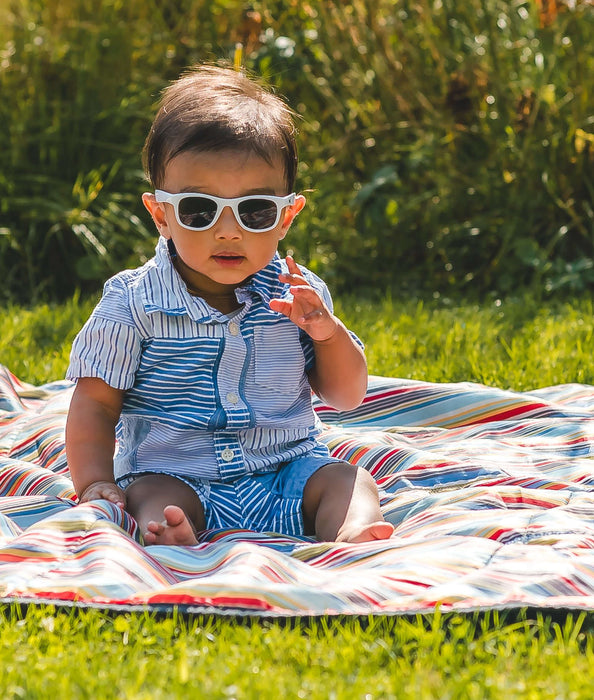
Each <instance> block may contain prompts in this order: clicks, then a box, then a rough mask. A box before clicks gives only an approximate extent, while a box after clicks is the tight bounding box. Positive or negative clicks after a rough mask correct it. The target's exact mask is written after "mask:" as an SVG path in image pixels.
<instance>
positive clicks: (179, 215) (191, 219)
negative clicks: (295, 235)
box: [155, 190, 295, 233]
mask: <svg viewBox="0 0 594 700" xmlns="http://www.w3.org/2000/svg"><path fill="white" fill-rule="evenodd" d="M155 199H156V200H157V202H168V203H169V204H172V205H173V208H174V210H175V218H176V220H177V223H178V224H179V225H180V226H183V227H184V228H187V229H190V231H206V230H207V229H209V228H211V226H214V225H215V224H216V223H217V221H218V220H219V217H220V216H221V214H222V212H223V209H224V208H225V207H231V210H232V211H233V214H235V219H236V221H237V223H238V224H239V225H240V226H241V227H242V228H244V229H245V230H246V231H251V232H252V233H264V232H265V231H271V230H272V229H273V228H274V227H275V226H276V225H277V224H278V222H279V221H280V217H281V214H282V211H283V209H284V208H285V207H287V206H290V205H292V204H294V203H295V193H293V194H288V195H287V196H286V197H275V196H274V195H260V194H256V195H249V196H247V197H233V198H231V199H226V198H224V197H213V196H212V195H209V194H199V193H198V192H180V193H179V194H171V193H170V192H164V191H163V190H155Z"/></svg>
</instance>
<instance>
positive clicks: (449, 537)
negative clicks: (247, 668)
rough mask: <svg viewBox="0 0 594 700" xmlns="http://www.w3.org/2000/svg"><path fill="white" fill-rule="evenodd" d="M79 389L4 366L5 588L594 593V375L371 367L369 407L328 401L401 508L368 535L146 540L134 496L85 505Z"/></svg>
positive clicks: (371, 608) (459, 602)
mask: <svg viewBox="0 0 594 700" xmlns="http://www.w3.org/2000/svg"><path fill="white" fill-rule="evenodd" d="M71 394H72V385H71V384H70V383H69V382H66V381H58V382H52V383H50V384H46V385H44V386H40V387H33V386H30V385H27V384H24V383H23V382H21V381H19V380H18V379H17V378H16V377H14V376H13V375H12V374H11V373H10V372H9V371H8V370H7V369H6V368H4V367H2V366H0V601H25V602H54V603H64V604H74V605H81V606H100V607H105V608H111V609H122V608H123V609H135V608H137V607H138V608H154V609H163V608H164V609H168V608H169V607H171V606H174V605H177V606H181V607H182V608H183V609H185V610H188V611H190V612H192V611H193V612H214V613H220V614H234V613H236V614H249V615H264V616H274V615H278V616H304V615H321V614H346V615H360V614H395V613H416V612H421V613H422V612H430V611H433V610H434V609H435V607H436V606H437V605H439V606H441V609H442V610H453V609H455V610H480V609H485V608H505V607H527V606H529V607H542V608H547V607H561V608H583V609H594V386H585V385H578V384H567V385H562V386H554V387H549V388H545V389H539V390H538V391H532V392H529V393H516V392H512V391H503V390H501V389H497V388H490V387H487V386H483V385H480V384H474V383H456V384H431V383H427V382H419V381H411V380H403V379H391V378H386V377H372V378H371V380H370V385H369V390H368V393H367V397H366V399H365V401H364V403H363V404H362V406H361V407H360V408H358V409H357V410H355V411H349V412H345V413H338V412H336V411H334V410H332V409H330V408H329V407H327V406H324V405H322V404H321V403H319V402H318V403H317V404H316V410H317V411H318V413H319V415H320V417H321V418H322V420H323V421H324V423H325V424H326V425H327V429H326V430H325V432H324V435H323V439H324V441H325V442H326V443H327V444H328V445H329V447H330V449H331V451H332V453H333V454H334V455H336V456H339V457H341V458H343V459H347V460H349V461H351V462H353V463H355V464H359V465H362V466H363V467H365V468H366V469H368V470H369V471H370V472H371V473H372V474H373V476H374V477H375V479H376V481H377V483H378V484H379V487H380V489H381V496H382V508H383V511H384V513H385V516H386V518H387V519H388V520H390V521H391V522H393V523H394V525H395V526H396V531H395V534H394V537H393V538H392V539H391V540H388V541H382V542H373V543H366V544H354V545H353V544H350V545H348V544H335V543H319V542H315V541H313V540H311V539H308V538H290V537H283V536H279V535H275V534H274V533H265V534H262V533H255V532H250V531H246V530H210V531H207V532H205V533H203V535H202V536H201V541H200V543H199V544H198V545H196V546H193V547H164V546H153V547H146V548H145V547H143V546H141V545H140V544H139V541H138V533H137V528H136V525H135V522H134V521H133V520H132V518H130V517H129V516H128V515H127V514H125V513H123V512H122V511H121V510H120V509H118V508H117V507H115V506H113V505H111V504H109V503H107V502H105V501H98V502H95V503H92V504H84V505H81V506H77V507H75V497H74V492H73V489H72V484H71V482H70V480H69V478H68V467H67V464H66V457H65V453H64V424H65V420H66V413H67V409H68V404H69V400H70V397H71Z"/></svg>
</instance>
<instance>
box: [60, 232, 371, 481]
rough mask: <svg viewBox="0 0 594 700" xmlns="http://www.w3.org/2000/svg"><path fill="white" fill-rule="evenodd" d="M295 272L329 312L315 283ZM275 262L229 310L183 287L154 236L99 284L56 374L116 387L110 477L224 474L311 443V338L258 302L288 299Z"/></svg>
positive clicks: (283, 458) (225, 477) (282, 266)
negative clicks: (150, 250) (135, 264)
mask: <svg viewBox="0 0 594 700" xmlns="http://www.w3.org/2000/svg"><path fill="white" fill-rule="evenodd" d="M301 269H302V271H303V274H304V276H305V278H306V279H307V281H308V282H309V284H311V285H312V287H314V288H315V289H316V290H317V291H318V292H319V293H320V295H321V297H322V298H323V299H324V301H325V303H326V304H327V305H328V307H329V308H330V309H332V299H331V297H330V293H329V291H328V288H327V287H326V285H325V284H324V282H323V281H322V280H321V279H320V278H319V277H317V276H316V275H314V274H313V273H312V272H310V271H309V270H307V269H305V268H301ZM286 271H287V266H286V263H285V261H284V260H281V259H280V257H279V256H278V254H277V255H275V257H274V258H273V260H272V261H271V262H270V263H269V264H268V265H267V266H266V267H265V268H264V269H262V270H260V271H259V272H258V273H257V274H256V275H254V276H253V277H251V278H249V279H248V280H247V281H246V282H245V283H244V285H243V286H241V287H238V288H237V289H236V292H235V293H236V296H237V300H238V302H239V303H240V304H241V305H242V307H241V309H240V310H239V311H238V312H237V313H236V314H233V315H231V316H227V315H225V314H222V313H221V312H219V311H217V310H215V309H213V308H211V307H210V306H209V305H208V304H207V303H206V302H205V301H204V300H203V299H201V298H200V297H195V296H192V295H191V294H190V293H189V292H188V291H187V289H186V286H185V284H184V282H183V280H182V279H181V277H180V276H179V274H178V273H177V271H176V270H175V268H174V267H173V264H172V262H171V258H170V254H169V250H168V247H167V242H166V241H165V239H163V238H160V239H159V242H158V244H157V248H156V255H155V257H154V258H152V259H151V260H150V261H149V262H147V263H146V264H145V265H143V266H142V267H140V268H137V269H135V270H125V271H123V272H120V273H118V274H117V275H115V276H114V277H112V278H111V279H110V280H108V281H107V282H106V284H105V288H104V291H103V296H102V298H101V300H100V301H99V303H98V305H97V306H96V308H95V309H94V311H93V313H92V314H91V316H90V318H89V320H88V321H87V323H86V324H85V325H84V327H83V328H82V330H81V331H80V333H79V334H78V336H77V337H76V339H75V341H74V343H73V346H72V352H71V357H70V366H69V368H68V372H67V377H68V378H69V379H73V380H76V379H77V378H79V377H99V378H101V379H103V381H105V382H106V383H107V384H109V385H110V386H112V387H114V388H117V389H123V390H125V391H126V393H125V395H124V403H123V408H122V413H121V416H120V420H119V422H118V425H117V429H116V437H117V449H116V455H115V458H114V470H115V477H116V478H117V479H119V478H125V477H127V476H130V475H133V474H137V473H141V472H146V471H150V472H165V473H171V474H177V475H179V476H190V477H194V478H204V479H215V480H219V481H231V480H233V479H236V478H237V477H240V476H243V475H244V474H249V473H254V472H266V471H272V470H275V469H276V468H277V467H278V465H279V464H281V463H283V462H287V461H289V460H291V459H292V458H294V457H297V456H300V455H304V454H306V453H307V452H308V451H310V450H311V449H313V448H314V447H315V446H318V445H319V443H318V441H317V439H316V436H317V435H318V434H319V431H320V423H319V420H318V419H317V418H316V416H315V414H314V411H313V409H312V402H311V390H310V386H309V383H308V381H307V371H308V370H309V369H311V367H312V366H313V363H314V359H315V358H314V351H313V343H312V340H311V338H310V337H309V336H308V335H307V334H306V333H305V332H304V331H302V330H301V329H299V328H298V326H296V325H295V324H294V323H292V322H291V321H289V319H287V318H286V317H285V316H283V315H282V314H279V313H277V312H274V311H272V310H271V309H270V308H269V306H268V302H269V301H270V300H271V299H273V298H290V292H289V285H288V284H284V283H281V282H280V281H279V279H278V275H279V273H280V272H286ZM353 337H355V336H353ZM355 339H356V338H355ZM356 340H357V342H360V341H358V339H356Z"/></svg>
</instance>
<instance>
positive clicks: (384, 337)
mask: <svg viewBox="0 0 594 700" xmlns="http://www.w3.org/2000/svg"><path fill="white" fill-rule="evenodd" d="M92 307H93V300H84V301H83V300H81V299H80V298H79V297H74V298H73V299H71V300H70V301H69V302H67V303H65V304H54V305H48V304H43V305H39V306H35V307H33V308H24V307H21V306H7V307H5V308H4V310H3V313H2V314H1V315H0V363H1V364H4V365H6V366H7V367H8V368H9V369H10V370H11V371H12V372H14V373H15V374H16V375H17V376H18V377H20V378H21V379H23V380H25V381H28V382H31V383H33V384H40V383H43V382H46V381H49V380H52V379H61V378H62V377H63V376H64V373H65V371H66V367H67V366H68V355H69V352H70V344H71V343H72V339H73V337H74V335H75V333H76V331H77V330H78V329H79V328H80V327H81V325H82V324H83V323H84V321H85V319H86V318H87V317H88V315H89V313H90V311H91V309H92ZM337 312H338V313H339V315H340V316H341V317H342V318H343V319H344V321H345V322H346V323H347V325H348V326H349V327H350V328H352V329H353V330H354V331H355V332H356V333H357V334H358V335H359V336H360V337H361V339H362V340H363V341H364V342H365V344H366V348H367V358H368V363H369V372H370V373H371V374H381V375H385V376H394V377H406V378H410V379H424V380H427V381H433V382H450V381H475V382H481V383H484V384H488V385H491V386H500V387H503V388H511V389H516V390H518V391H527V390H530V389H536V388H539V387H543V386H550V385H552V384H564V383H568V382H580V383H585V384H594V364H593V363H592V362H591V347H592V344H593V341H594V304H593V302H592V300H591V299H590V298H589V297H584V298H581V299H573V300H569V301H559V300H552V301H549V302H547V304H546V305H542V304H540V303H539V302H538V301H537V300H535V299H534V298H533V297H531V296H530V295H529V294H525V295H522V296H519V297H517V298H511V299H509V300H500V299H497V300H493V301H491V302H489V303H485V304H480V305H479V304H471V303H468V304H466V303H459V304H453V303H452V302H451V301H448V300H436V301H431V302H423V301H418V300H414V299H409V300H395V299H392V298H390V297H384V298H382V299H381V300H379V301H369V300H359V299H350V300H349V299H343V301H342V303H338V304H337Z"/></svg>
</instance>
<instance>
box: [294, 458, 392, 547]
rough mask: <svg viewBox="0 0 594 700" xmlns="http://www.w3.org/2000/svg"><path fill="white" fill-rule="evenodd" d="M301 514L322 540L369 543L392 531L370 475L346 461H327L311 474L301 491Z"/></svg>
mask: <svg viewBox="0 0 594 700" xmlns="http://www.w3.org/2000/svg"><path fill="white" fill-rule="evenodd" d="M303 513H304V517H305V521H306V525H307V524H308V523H309V524H310V526H313V529H314V531H315V534H316V537H317V538H318V539H319V540H321V541H324V542H335V541H336V542H369V541H371V540H383V539H387V538H388V537H390V536H391V535H392V533H393V532H394V526H393V525H391V524H390V523H387V522H386V521H385V520H384V517H383V515H382V513H381V510H380V504H379V494H378V491H377V485H376V483H375V481H374V479H373V477H372V476H371V474H370V473H369V472H368V471H366V470H365V469H362V468H361V467H356V466H354V465H352V464H348V462H335V463H332V464H327V465H326V466H325V467H322V468H321V469H318V471H317V472H315V473H314V474H312V476H311V477H310V478H309V479H308V481H307V483H306V484H305V489H304V491H303Z"/></svg>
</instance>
